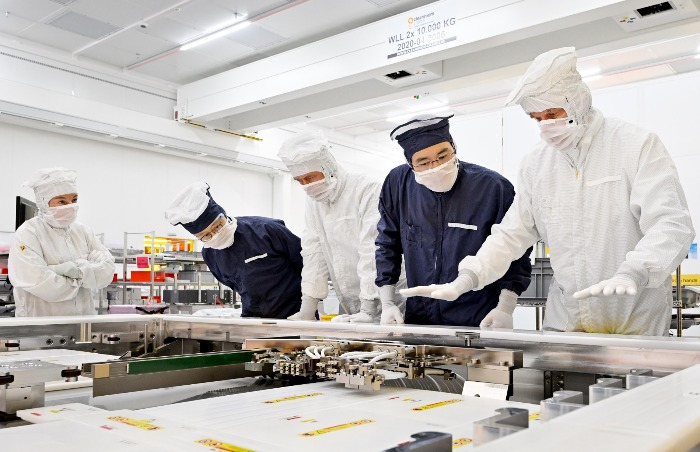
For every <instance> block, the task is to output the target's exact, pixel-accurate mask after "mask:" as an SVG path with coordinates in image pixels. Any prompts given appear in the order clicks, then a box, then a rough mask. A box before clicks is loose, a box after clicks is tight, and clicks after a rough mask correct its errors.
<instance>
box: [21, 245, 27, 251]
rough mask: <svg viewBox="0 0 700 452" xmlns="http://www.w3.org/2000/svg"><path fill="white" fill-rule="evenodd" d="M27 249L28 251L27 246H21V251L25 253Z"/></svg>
mask: <svg viewBox="0 0 700 452" xmlns="http://www.w3.org/2000/svg"><path fill="white" fill-rule="evenodd" d="M25 249H27V247H26V246H24V245H20V246H19V250H20V251H24V250H25Z"/></svg>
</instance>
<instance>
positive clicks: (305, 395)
mask: <svg viewBox="0 0 700 452" xmlns="http://www.w3.org/2000/svg"><path fill="white" fill-rule="evenodd" d="M320 395H323V393H322V392H312V393H311V394H301V395H296V396H292V397H285V398H283V399H273V400H265V401H264V402H262V403H280V402H289V401H290V400H299V399H306V398H308V397H316V396H320Z"/></svg>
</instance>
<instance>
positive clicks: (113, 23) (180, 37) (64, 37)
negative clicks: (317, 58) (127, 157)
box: [0, 0, 434, 85]
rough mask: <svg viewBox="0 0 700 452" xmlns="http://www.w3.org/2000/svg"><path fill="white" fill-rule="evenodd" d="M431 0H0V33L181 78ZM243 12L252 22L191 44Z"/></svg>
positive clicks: (197, 75) (162, 77)
mask: <svg viewBox="0 0 700 452" xmlns="http://www.w3.org/2000/svg"><path fill="white" fill-rule="evenodd" d="M433 1H434V0H0V14H2V15H4V17H2V16H0V33H2V34H4V35H7V36H10V37H11V38H13V39H16V40H23V41H29V42H31V43H34V44H40V45H43V46H48V47H50V48H52V49H55V50H56V51H58V52H62V53H66V54H70V55H72V56H73V57H75V58H78V59H82V60H87V61H96V62H99V63H103V64H107V65H111V66H114V67H115V68H118V69H126V70H127V71H133V72H135V73H138V74H142V75H147V76H150V77H154V78H156V79H159V80H162V81H165V82H169V83H172V84H178V85H179V84H185V83H189V82H192V81H194V80H198V79H201V78H204V77H206V76H209V75H213V74H216V73H219V72H222V71H225V70H228V69H231V68H234V67H237V66H241V65H244V64H247V63H250V62H253V61H256V60H259V59H261V58H265V57H268V56H270V55H274V54H276V53H280V52H283V51H286V50H289V49H291V48H294V47H298V46H301V45H304V44H307V43H309V42H313V41H317V40H320V39H323V38H326V37H328V36H332V35H335V34H338V33H341V32H343V31H346V30H350V29H353V28H356V27H359V26H362V25H364V24H368V23H371V22H375V21H377V20H380V19H384V18H386V17H389V16H393V15H395V14H398V13H400V12H404V11H409V10H411V9H414V8H417V7H420V6H422V5H426V4H428V3H432V2H433ZM242 17H245V18H247V19H248V20H250V21H251V22H252V25H251V26H249V27H247V28H245V29H243V30H240V31H238V32H236V33H233V34H231V35H229V36H226V37H224V38H222V39H218V40H215V41H213V42H211V43H209V44H205V45H202V46H200V47H197V48H196V49H192V50H188V51H178V49H179V47H180V46H181V45H182V44H185V43H187V42H189V41H191V40H193V39H196V38H198V37H202V36H205V35H207V34H209V33H211V32H213V31H216V30H219V29H221V28H223V27H225V26H226V25H227V24H230V23H231V22H235V21H237V20H240V18H242Z"/></svg>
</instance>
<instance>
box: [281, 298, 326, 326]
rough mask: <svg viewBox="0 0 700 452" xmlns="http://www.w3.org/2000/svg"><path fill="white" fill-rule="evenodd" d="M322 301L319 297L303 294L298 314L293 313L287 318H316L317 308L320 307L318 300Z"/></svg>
mask: <svg viewBox="0 0 700 452" xmlns="http://www.w3.org/2000/svg"><path fill="white" fill-rule="evenodd" d="M319 301H321V300H319V299H318V298H314V297H310V296H308V295H302V296H301V309H299V312H297V313H296V314H292V315H290V316H289V317H287V319H289V320H316V308H317V307H318V302H319Z"/></svg>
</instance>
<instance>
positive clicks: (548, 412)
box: [540, 391, 586, 422]
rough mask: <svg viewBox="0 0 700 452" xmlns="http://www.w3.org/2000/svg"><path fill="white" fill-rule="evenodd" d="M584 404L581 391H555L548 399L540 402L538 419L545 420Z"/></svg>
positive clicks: (581, 406)
mask: <svg viewBox="0 0 700 452" xmlns="http://www.w3.org/2000/svg"><path fill="white" fill-rule="evenodd" d="M584 406H586V405H584V403H583V393H582V392H580V391H557V392H555V393H554V395H553V396H552V397H550V398H549V399H545V400H543V401H542V402H540V419H541V420H542V421H543V422H547V421H550V420H552V419H554V418H556V417H559V416H562V415H564V414H567V413H571V412H572V411H576V410H578V409H579V408H583V407H584Z"/></svg>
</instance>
